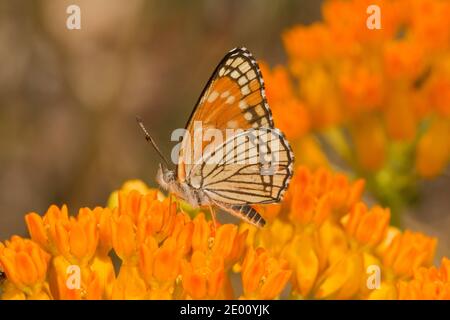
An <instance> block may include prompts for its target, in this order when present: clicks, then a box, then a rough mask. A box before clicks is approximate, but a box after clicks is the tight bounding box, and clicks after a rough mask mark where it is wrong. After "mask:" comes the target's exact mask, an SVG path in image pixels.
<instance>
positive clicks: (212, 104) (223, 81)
mask: <svg viewBox="0 0 450 320" xmlns="http://www.w3.org/2000/svg"><path fill="white" fill-rule="evenodd" d="M196 122H200V123H201V126H202V132H205V130H207V129H209V128H215V129H218V130H221V131H222V134H223V136H225V131H227V129H242V130H246V129H249V128H259V127H269V128H272V127H273V126H274V124H273V119H272V114H271V111H270V108H269V106H268V104H267V99H266V95H265V91H264V82H263V79H262V76H261V71H260V70H259V66H258V64H257V62H256V60H255V59H254V58H253V56H252V55H251V53H250V52H249V51H248V50H247V49H246V48H235V49H233V50H231V51H230V52H228V54H227V55H225V57H224V58H223V59H222V61H221V62H220V63H219V64H218V66H217V67H216V69H215V71H214V72H213V74H212V76H211V78H210V79H209V81H208V83H207V84H206V86H205V88H204V89H203V91H202V94H201V95H200V98H199V100H198V102H197V105H196V107H195V108H194V110H193V112H192V114H191V116H190V117H189V120H188V122H187V125H186V129H187V132H188V133H189V134H187V135H186V136H185V137H184V139H183V141H182V144H181V148H180V152H179V161H178V168H177V173H178V178H179V179H180V180H181V181H184V179H185V177H186V176H188V175H190V174H191V170H192V167H193V164H194V163H196V162H197V161H198V159H199V158H200V157H201V156H202V155H201V154H195V152H194V148H193V147H190V146H193V140H194V137H195V136H196V134H197V135H198V134H199V133H198V132H197V130H195V124H196ZM199 138H200V139H202V137H199ZM222 142H223V141H206V142H203V144H202V150H204V149H205V148H206V146H207V145H210V148H212V149H213V148H215V147H218V145H220V144H221V143H222Z"/></svg>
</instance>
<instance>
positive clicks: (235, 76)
mask: <svg viewBox="0 0 450 320" xmlns="http://www.w3.org/2000/svg"><path fill="white" fill-rule="evenodd" d="M231 77H232V78H233V79H237V78H238V77H239V72H237V71H236V70H233V72H231Z"/></svg>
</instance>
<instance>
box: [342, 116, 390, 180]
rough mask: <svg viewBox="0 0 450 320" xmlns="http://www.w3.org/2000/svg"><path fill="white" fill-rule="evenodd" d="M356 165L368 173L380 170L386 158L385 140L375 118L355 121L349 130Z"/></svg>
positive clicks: (382, 129) (379, 124) (384, 135)
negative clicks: (353, 144) (353, 145)
mask: <svg viewBox="0 0 450 320" xmlns="http://www.w3.org/2000/svg"><path fill="white" fill-rule="evenodd" d="M351 134H352V138H353V141H354V143H355V149H356V156H357V159H358V163H360V164H361V166H362V167H363V168H364V169H366V170H369V171H376V170H378V169H380V168H381V167H382V166H383V164H384V160H385V158H386V145H387V138H386V133H385V131H384V128H383V126H382V123H381V122H380V121H379V120H378V119H377V118H375V117H364V118H360V119H358V120H357V121H356V120H355V122H354V125H353V126H352V130H351Z"/></svg>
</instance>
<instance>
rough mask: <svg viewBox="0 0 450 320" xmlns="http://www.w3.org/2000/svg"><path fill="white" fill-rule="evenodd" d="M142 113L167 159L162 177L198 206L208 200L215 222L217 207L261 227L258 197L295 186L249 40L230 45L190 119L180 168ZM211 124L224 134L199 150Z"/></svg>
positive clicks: (272, 198)
mask: <svg viewBox="0 0 450 320" xmlns="http://www.w3.org/2000/svg"><path fill="white" fill-rule="evenodd" d="M137 120H138V123H139V125H140V127H141V128H142V130H143V131H144V134H145V136H146V139H147V140H148V141H149V142H151V144H152V145H153V147H154V148H155V149H156V151H157V152H158V153H159V154H160V156H161V157H162V158H163V160H164V162H165V165H162V164H160V166H159V170H158V174H157V181H158V183H159V184H160V185H161V187H162V188H164V189H166V190H168V191H169V192H171V193H173V194H175V195H176V196H178V197H180V198H182V199H183V200H185V201H187V202H188V203H190V204H191V205H192V206H193V207H206V206H208V207H209V208H210V210H211V214H212V217H213V220H214V225H215V221H216V219H215V213H214V210H213V207H217V208H220V209H222V210H224V211H226V212H228V213H231V214H232V215H234V216H237V217H239V218H241V219H243V220H244V221H246V222H248V223H250V224H253V225H255V226H257V227H263V226H264V225H265V223H266V222H265V220H264V219H263V217H262V216H261V215H260V214H259V213H258V212H257V211H256V210H255V209H254V207H253V205H256V204H270V203H277V202H280V201H281V200H282V198H283V195H284V193H285V191H286V190H287V188H288V186H289V181H290V179H291V177H292V174H293V162H294V156H293V152H292V149H291V147H290V145H289V142H288V141H287V139H286V138H285V137H284V135H283V133H282V132H281V131H280V130H279V129H277V128H276V127H275V125H274V122H273V118H272V114H271V110H270V108H269V105H268V103H267V99H266V95H265V89H264V80H263V78H262V74H261V71H260V69H259V66H258V63H257V62H256V60H255V59H254V58H253V56H252V54H251V53H250V52H249V51H248V50H247V49H246V48H243V47H242V48H235V49H232V50H231V51H229V52H228V53H227V54H226V55H225V57H224V58H223V59H222V60H221V61H220V62H219V64H218V66H217V67H216V69H215V70H214V72H213V73H212V75H211V77H210V79H209V81H208V82H207V84H206V86H205V87H204V89H203V91H202V93H201V95H200V97H199V99H198V101H197V104H196V106H195V108H194V110H193V111H192V113H191V115H190V117H189V119H188V121H187V124H186V127H185V130H186V131H185V134H184V136H183V139H182V141H181V144H180V148H179V153H178V160H177V165H176V168H175V170H172V169H169V164H168V161H167V160H165V158H164V156H163V155H162V153H161V152H160V150H159V149H158V147H157V145H156V144H155V143H154V141H153V139H152V138H151V137H150V135H149V134H148V132H147V130H146V129H145V127H144V125H143V123H142V120H141V119H140V118H138V119H137ZM197 124H200V125H201V126H202V128H201V129H202V130H200V131H199V130H197V129H198V128H196V126H197ZM197 127H198V126H197ZM209 129H212V130H215V131H214V132H215V133H216V134H217V133H219V138H220V134H222V136H225V138H224V139H218V138H217V137H215V138H214V139H210V140H207V139H206V140H201V150H202V152H196V150H194V149H195V148H192V139H193V138H194V140H195V138H196V137H197V136H198V135H199V133H200V135H202V134H203V132H204V130H209ZM194 144H195V142H194Z"/></svg>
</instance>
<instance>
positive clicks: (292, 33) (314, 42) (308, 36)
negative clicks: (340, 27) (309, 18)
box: [283, 23, 334, 61]
mask: <svg viewBox="0 0 450 320" xmlns="http://www.w3.org/2000/svg"><path fill="white" fill-rule="evenodd" d="M283 42H284V46H285V48H286V51H287V53H288V55H289V56H290V57H291V58H292V59H295V60H300V61H301V60H313V59H322V58H324V56H325V55H326V54H327V53H329V52H330V49H331V48H332V47H334V46H333V41H332V38H331V34H330V32H329V29H328V28H327V27H326V26H325V25H323V24H321V23H315V24H313V25H311V26H310V27H303V26H297V27H294V28H292V29H290V30H288V31H286V32H285V33H284V34H283Z"/></svg>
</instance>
